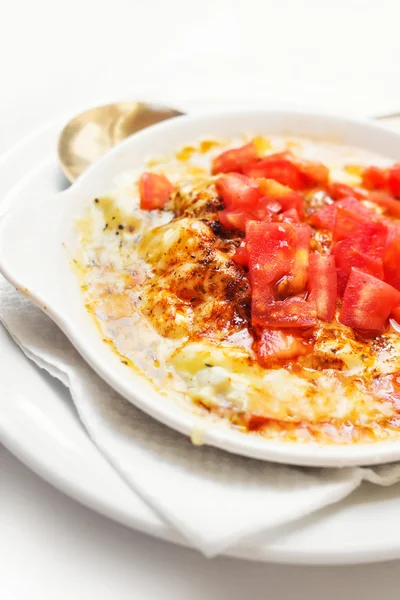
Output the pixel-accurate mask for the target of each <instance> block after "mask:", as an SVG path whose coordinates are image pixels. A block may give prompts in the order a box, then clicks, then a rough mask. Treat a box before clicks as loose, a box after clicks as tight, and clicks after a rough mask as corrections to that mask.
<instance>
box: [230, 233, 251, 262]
mask: <svg viewBox="0 0 400 600" xmlns="http://www.w3.org/2000/svg"><path fill="white" fill-rule="evenodd" d="M232 260H233V262H235V263H236V264H237V265H241V266H242V267H247V266H248V264H249V253H248V251H247V247H246V242H245V240H242V241H241V242H240V245H239V246H238V247H237V248H236V252H235V254H234V255H233V256H232Z"/></svg>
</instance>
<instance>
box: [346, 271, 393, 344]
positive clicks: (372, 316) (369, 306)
mask: <svg viewBox="0 0 400 600" xmlns="http://www.w3.org/2000/svg"><path fill="white" fill-rule="evenodd" d="M399 304H400V292H399V291H398V290H396V289H395V288H394V287H392V286H391V285H389V284H388V283H385V282H384V281H380V280H379V279H377V278H376V277H373V276H372V275H368V274H367V273H363V272H362V271H360V270H359V269H356V268H355V267H353V268H352V270H351V273H350V277H349V281H348V283H347V286H346V290H345V293H344V296H343V303H342V308H341V311H340V316H339V321H340V322H341V323H343V325H347V326H348V327H353V329H361V330H363V331H370V332H374V333H380V332H382V331H383V330H384V328H385V324H386V321H387V319H388V317H389V315H390V313H391V312H392V310H393V309H395V308H396V307H397V306H399Z"/></svg>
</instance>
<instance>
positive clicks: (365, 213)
mask: <svg viewBox="0 0 400 600" xmlns="http://www.w3.org/2000/svg"><path fill="white" fill-rule="evenodd" d="M342 202H343V204H342V205H341V206H338V208H337V211H336V217H335V224H334V226H333V240H334V241H339V240H344V239H346V238H348V237H353V236H355V235H359V234H360V233H362V234H363V235H364V236H372V235H374V234H380V235H384V234H386V227H385V226H384V225H383V224H382V223H380V222H379V220H378V219H377V216H376V214H375V213H374V212H373V211H372V210H369V209H368V208H366V207H365V206H363V205H362V204H361V202H358V200H356V201H355V204H354V205H353V206H344V203H345V202H346V200H343V201H342Z"/></svg>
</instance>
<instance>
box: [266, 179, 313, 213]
mask: <svg viewBox="0 0 400 600" xmlns="http://www.w3.org/2000/svg"><path fill="white" fill-rule="evenodd" d="M257 183H258V187H259V190H260V192H261V193H262V195H263V196H264V197H265V198H270V199H273V198H275V199H276V200H277V201H278V202H279V204H280V205H281V208H282V210H283V211H288V210H291V209H293V208H294V209H295V210H296V211H297V214H298V215H299V217H300V219H301V218H303V217H304V210H303V196H302V194H300V193H298V192H295V191H293V190H292V189H290V187H288V186H286V185H282V184H281V183H279V182H277V181H275V180H274V179H266V178H264V177H263V178H260V179H258V180H257Z"/></svg>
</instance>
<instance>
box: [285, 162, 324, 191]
mask: <svg viewBox="0 0 400 600" xmlns="http://www.w3.org/2000/svg"><path fill="white" fill-rule="evenodd" d="M292 160H293V163H294V164H295V165H296V167H297V168H298V169H299V171H300V173H301V174H302V175H303V176H304V177H305V179H306V184H307V187H313V186H315V185H321V186H325V185H327V183H328V180H329V169H328V167H326V166H325V165H324V164H323V163H321V162H317V161H315V160H307V159H306V158H299V157H297V156H296V157H293V159H292Z"/></svg>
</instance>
